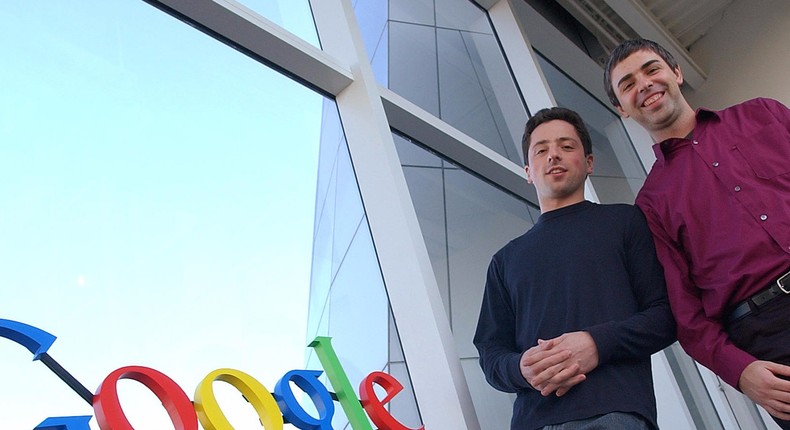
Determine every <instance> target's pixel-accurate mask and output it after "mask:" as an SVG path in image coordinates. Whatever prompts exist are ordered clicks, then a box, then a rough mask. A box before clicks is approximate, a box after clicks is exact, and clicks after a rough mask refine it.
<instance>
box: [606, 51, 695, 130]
mask: <svg viewBox="0 0 790 430" xmlns="http://www.w3.org/2000/svg"><path fill="white" fill-rule="evenodd" d="M682 83H683V74H682V73H681V71H680V68H679V67H677V68H675V69H672V68H671V67H670V66H669V65H668V64H667V63H666V61H664V60H663V59H662V58H661V57H660V56H659V55H658V54H657V53H655V52H653V51H650V50H646V49H643V50H639V51H636V52H634V53H633V54H631V55H629V56H628V57H626V58H625V59H624V60H623V61H621V62H620V63H619V64H617V65H616V66H614V68H613V69H612V73H611V84H612V87H613V90H614V94H615V95H616V96H617V101H618V102H619V103H620V105H619V106H616V107H617V110H618V111H619V112H620V115H622V116H623V117H624V118H629V117H630V118H633V119H634V120H635V121H636V122H638V123H639V124H640V125H641V126H642V127H645V128H646V129H647V131H648V132H649V133H650V135H651V136H652V137H653V140H655V141H661V140H664V139H666V138H668V137H683V136H685V135H686V134H688V133H689V132H691V129H693V126H694V111H693V110H692V109H691V107H690V106H689V105H688V103H687V102H686V99H685V98H684V97H683V94H681V92H680V85H681V84H682Z"/></svg>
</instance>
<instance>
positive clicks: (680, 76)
mask: <svg viewBox="0 0 790 430" xmlns="http://www.w3.org/2000/svg"><path fill="white" fill-rule="evenodd" d="M673 71H674V72H675V82H677V83H678V86H681V85H683V72H682V71H681V70H680V66H677V67H675V70H673Z"/></svg>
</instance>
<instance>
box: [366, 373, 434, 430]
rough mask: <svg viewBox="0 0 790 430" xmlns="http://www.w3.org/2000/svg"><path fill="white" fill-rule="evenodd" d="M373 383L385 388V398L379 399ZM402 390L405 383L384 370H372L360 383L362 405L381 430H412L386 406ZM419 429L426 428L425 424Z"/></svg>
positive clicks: (423, 429)
mask: <svg viewBox="0 0 790 430" xmlns="http://www.w3.org/2000/svg"><path fill="white" fill-rule="evenodd" d="M373 384H378V385H380V386H381V387H382V388H384V391H386V393H387V395H386V396H385V397H384V400H379V398H378V397H377V396H376V392H375V390H374V389H373ZM401 391H403V385H401V383H400V382H399V381H398V380H397V379H395V377H394V376H392V375H390V374H387V373H384V372H372V373H371V374H370V375H368V376H366V377H365V379H363V380H362V382H360V383H359V398H360V399H361V400H362V407H363V408H365V411H366V412H367V413H368V416H370V420H371V421H373V424H375V425H376V427H378V428H379V429H380V430H412V429H410V428H408V427H406V426H404V425H403V424H401V423H399V422H398V420H396V419H395V417H393V416H392V415H390V413H389V411H387V409H386V408H385V407H384V405H386V404H387V403H389V402H390V400H392V398H393V397H395V395H396V394H398V393H400V392H401ZM418 430H425V426H422V427H420V428H419V429H418Z"/></svg>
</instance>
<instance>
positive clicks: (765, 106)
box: [717, 97, 787, 115]
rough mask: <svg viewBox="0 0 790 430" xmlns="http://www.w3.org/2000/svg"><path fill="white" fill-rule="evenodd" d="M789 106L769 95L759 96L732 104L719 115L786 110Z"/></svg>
mask: <svg viewBox="0 0 790 430" xmlns="http://www.w3.org/2000/svg"><path fill="white" fill-rule="evenodd" d="M786 110H787V107H785V105H784V104H783V103H782V102H780V101H778V100H774V99H771V98H767V97H757V98H753V99H750V100H746V101H743V102H741V103H738V104H735V105H732V106H730V107H728V108H725V109H722V110H720V111H718V112H717V113H718V114H719V115H743V114H747V115H748V114H750V113H753V112H755V111H772V112H776V111H786Z"/></svg>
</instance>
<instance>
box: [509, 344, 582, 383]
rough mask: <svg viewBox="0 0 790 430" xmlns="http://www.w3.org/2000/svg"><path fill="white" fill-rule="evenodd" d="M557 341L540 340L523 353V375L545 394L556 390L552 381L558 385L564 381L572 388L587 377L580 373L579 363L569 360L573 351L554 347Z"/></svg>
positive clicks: (521, 364)
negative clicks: (575, 363) (569, 361)
mask: <svg viewBox="0 0 790 430" xmlns="http://www.w3.org/2000/svg"><path fill="white" fill-rule="evenodd" d="M555 343H556V341H555V340H548V341H546V340H538V344H537V345H536V346H533V347H532V348H530V349H528V350H527V351H525V352H524V353H523V354H522V355H521V361H520V362H519V365H520V368H521V375H522V376H524V379H526V381H527V382H529V384H530V385H532V387H533V388H534V389H536V390H538V391H540V393H541V394H542V395H544V396H548V395H550V394H552V393H554V392H555V391H556V388H554V386H553V385H552V386H551V387H549V384H550V383H552V384H554V385H558V384H561V383H563V382H564V383H565V384H566V385H568V389H570V387H571V386H573V385H576V384H578V383H579V382H582V381H583V380H584V379H585V376H584V375H579V373H578V371H579V368H578V365H574V364H573V363H568V362H567V360H568V359H570V357H571V354H572V353H571V352H570V351H564V350H560V349H554V345H555ZM566 391H567V390H566ZM563 394H564V393H563Z"/></svg>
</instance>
